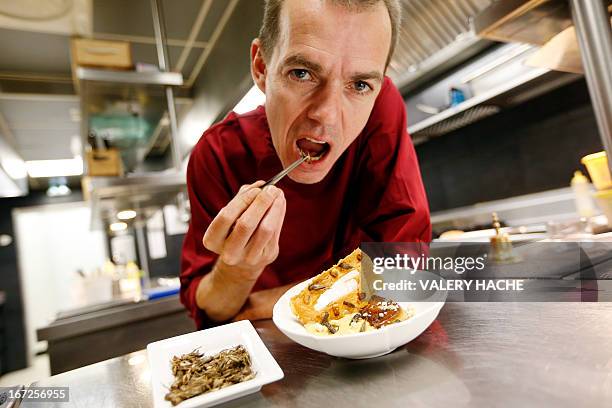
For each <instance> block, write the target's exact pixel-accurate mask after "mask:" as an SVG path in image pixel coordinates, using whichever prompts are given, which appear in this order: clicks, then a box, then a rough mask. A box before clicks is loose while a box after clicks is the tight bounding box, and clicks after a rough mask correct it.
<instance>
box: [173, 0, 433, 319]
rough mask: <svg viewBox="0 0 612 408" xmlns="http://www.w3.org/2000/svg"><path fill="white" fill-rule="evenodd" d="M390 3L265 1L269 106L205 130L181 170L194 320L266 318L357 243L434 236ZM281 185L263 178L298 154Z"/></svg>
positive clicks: (188, 295)
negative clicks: (391, 75)
mask: <svg viewBox="0 0 612 408" xmlns="http://www.w3.org/2000/svg"><path fill="white" fill-rule="evenodd" d="M399 14H400V7H399V1H398V0H267V1H266V9H265V15H264V22H263V26H262V29H261V32H260V37H259V38H257V39H255V40H254V41H253V42H252V45H251V73H252V76H253V80H254V81H255V84H256V85H257V86H258V87H259V88H260V89H261V90H262V91H263V92H264V93H265V94H266V103H265V108H264V107H259V108H258V109H256V110H255V111H253V112H250V113H247V114H244V115H241V116H239V115H236V114H233V113H232V114H230V115H229V116H228V117H227V118H226V119H224V120H223V121H222V122H221V123H218V124H216V125H215V126H213V127H211V128H210V129H208V130H207V131H206V132H205V133H204V135H203V136H202V138H201V139H200V141H199V142H198V144H197V146H196V147H195V148H194V150H193V152H192V155H191V159H190V162H189V167H188V171H187V180H188V188H189V197H190V202H191V212H192V219H191V223H190V226H189V231H188V233H187V235H186V237H185V243H184V247H183V259H182V273H181V300H182V302H183V303H184V304H185V306H186V307H187V308H188V309H189V310H190V312H191V315H192V317H193V318H194V319H195V320H196V324H197V326H198V328H202V327H205V326H208V325H213V324H216V323H219V322H224V321H228V320H231V319H234V320H240V319H251V320H255V319H261V318H269V317H271V314H272V307H273V305H274V303H275V302H276V300H277V299H278V298H279V297H280V296H281V295H282V294H283V293H284V292H285V291H286V290H287V289H288V288H289V287H291V286H292V285H293V284H295V283H297V282H299V281H301V280H304V279H307V278H309V277H311V276H313V275H315V274H317V273H319V272H320V271H321V270H322V269H323V268H326V267H329V266H330V265H332V264H333V263H334V261H335V260H337V259H339V258H340V257H343V256H345V255H346V254H348V253H349V252H351V251H352V250H353V249H354V248H356V247H357V246H358V245H359V244H360V242H362V241H391V242H399V241H403V242H407V241H411V242H423V241H429V240H430V239H431V224H430V220H429V209H428V206H427V199H426V197H425V192H424V189H423V185H422V181H421V176H420V173H419V169H418V163H417V159H416V155H415V152H414V148H413V146H412V144H411V141H410V138H409V136H408V134H407V132H406V113H405V107H404V103H403V100H402V98H401V96H400V94H399V92H398V90H397V89H396V88H395V87H394V86H393V85H392V83H391V81H390V80H389V79H388V78H386V77H385V76H384V73H385V71H386V68H387V65H388V63H389V60H390V58H391V55H392V52H393V48H394V45H395V42H396V38H397V33H398V29H399ZM304 154H308V155H310V156H312V157H315V158H316V159H314V160H311V161H309V162H305V163H303V164H301V165H300V166H299V167H297V168H296V169H295V170H293V171H292V172H291V173H290V174H289V176H288V177H285V178H284V179H282V180H281V181H280V182H279V183H278V184H277V185H276V187H274V186H269V187H266V188H263V189H262V188H261V186H262V184H263V183H264V182H263V181H262V180H267V179H269V178H270V177H272V176H273V175H275V174H276V173H278V172H279V171H281V170H282V169H283V168H286V167H287V166H289V165H290V164H291V163H293V162H294V161H295V160H297V159H299V158H300V156H301V155H304Z"/></svg>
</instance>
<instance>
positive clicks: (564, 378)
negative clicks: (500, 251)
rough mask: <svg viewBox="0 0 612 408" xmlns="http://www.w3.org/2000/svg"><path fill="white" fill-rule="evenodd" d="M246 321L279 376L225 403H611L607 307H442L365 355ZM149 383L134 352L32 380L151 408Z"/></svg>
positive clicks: (610, 311) (611, 337)
mask: <svg viewBox="0 0 612 408" xmlns="http://www.w3.org/2000/svg"><path fill="white" fill-rule="evenodd" d="M255 327H256V328H257V331H258V332H259V334H260V336H261V337H262V339H263V341H264V342H265V343H266V345H267V347H268V348H269V349H270V351H271V352H272V354H273V355H274V357H275V358H276V360H277V361H278V363H279V365H280V366H281V367H282V369H283V371H284V372H285V378H284V379H283V380H281V381H278V382H276V383H274V384H270V385H267V386H265V387H263V388H262V390H261V392H260V393H258V394H254V395H252V396H249V397H245V398H243V399H240V400H236V401H234V402H230V403H228V404H226V405H223V406H224V407H227V406H232V407H233V406H248V407H264V406H265V407H267V406H278V407H287V406H296V407H316V408H321V407H327V406H331V407H335V408H338V407H345V406H350V407H362V406H368V407H372V406H376V407H385V408H386V407H406V406H427V407H445V408H448V407H457V406H479V407H492V406H496V407H530V406H554V407H576V406H580V407H603V406H612V303H449V304H447V305H445V306H444V308H443V309H442V311H441V313H440V316H439V317H438V320H436V321H435V322H434V323H433V324H432V326H430V328H429V329H427V331H426V332H425V333H423V334H422V335H421V336H420V337H418V338H417V339H415V340H414V341H412V342H411V343H409V344H408V345H406V346H404V347H402V348H400V349H398V350H396V351H395V352H393V353H391V354H389V355H386V356H383V357H378V358H375V359H370V360H345V359H340V358H334V357H329V356H327V355H324V354H320V353H318V352H315V351H312V350H309V349H306V348H304V347H302V346H299V345H297V344H295V343H293V342H292V341H291V340H289V339H288V338H287V337H285V336H284V335H283V334H281V333H280V332H279V331H278V330H277V329H276V327H275V326H274V324H273V323H272V322H271V321H269V320H267V321H261V322H255ZM92 352H95V351H92ZM149 381H150V377H149V365H148V362H147V358H146V351H139V352H136V353H132V354H129V355H126V356H123V357H119V358H115V359H112V360H107V361H104V362H101V363H98V364H94V365H91V366H87V367H83V368H80V369H77V370H74V371H69V372H66V373H63V374H60V375H57V376H54V377H50V378H48V379H45V380H42V381H39V382H38V383H35V385H37V386H69V387H70V404H62V405H61V407H68V406H70V407H150V406H152V394H151V386H150V383H149ZM21 406H22V407H23V406H27V405H26V404H22V405H21ZM33 406H34V405H33ZM36 406H37V407H40V406H45V405H44V404H39V405H36ZM49 406H50V405H49Z"/></svg>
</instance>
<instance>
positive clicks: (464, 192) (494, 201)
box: [0, 0, 612, 385]
mask: <svg viewBox="0 0 612 408" xmlns="http://www.w3.org/2000/svg"><path fill="white" fill-rule="evenodd" d="M581 4H582V5H581ZM402 5H403V8H404V21H403V25H402V30H401V33H400V42H399V45H398V47H397V50H396V54H395V56H394V58H393V60H392V62H391V65H390V68H389V72H388V74H389V75H390V76H391V77H392V79H393V80H394V82H395V83H396V84H397V86H398V87H399V88H400V90H401V91H402V94H403V95H404V97H405V100H406V107H407V112H408V123H409V128H408V131H409V133H410V135H411V137H412V139H413V142H414V144H415V146H416V150H417V153H418V156H419V160H420V164H421V170H422V175H423V180H424V182H425V186H426V189H427V194H428V197H429V204H430V207H431V211H432V221H433V223H434V237H435V238H437V239H442V240H443V239H462V237H463V239H475V240H478V239H488V238H489V237H490V236H491V235H492V234H495V233H496V232H495V231H494V230H493V229H492V228H491V213H492V212H496V213H497V214H498V216H499V219H500V222H501V226H502V227H503V228H504V229H505V231H506V232H507V233H508V234H510V235H511V236H512V239H514V240H521V239H543V238H550V237H551V236H555V234H556V235H557V236H558V235H559V234H565V235H564V236H565V237H572V236H574V237H582V238H584V237H585V236H588V237H594V236H595V235H596V234H599V235H602V236H605V233H606V231H608V227H607V218H606V216H605V213H606V211H607V212H608V214H609V213H610V211H611V209H610V207H612V204H610V200H612V198H610V197H611V196H612V194H611V193H610V190H609V189H610V188H612V184H611V183H610V181H609V172H608V167H609V166H608V164H607V163H606V162H605V153H599V154H598V155H596V156H591V157H587V159H586V161H585V162H586V163H589V165H590V166H592V168H591V169H590V171H591V173H590V176H591V177H595V176H594V172H596V171H597V168H598V169H599V171H600V172H601V176H600V179H598V180H593V181H595V182H596V184H597V185H596V187H598V188H597V189H595V188H594V187H593V186H592V185H591V184H590V182H589V179H587V178H585V177H584V176H582V175H581V174H579V173H575V172H576V171H581V172H582V173H583V174H584V175H585V176H588V175H589V173H588V171H587V169H586V168H585V167H584V165H583V164H582V163H581V159H582V158H583V157H585V156H587V155H590V154H593V153H597V152H602V151H604V146H606V145H607V146H608V147H611V146H612V133H610V130H611V128H612V127H611V122H612V119H611V118H612V113H611V111H610V109H611V105H610V104H609V96H610V95H612V90H610V89H609V86H610V84H611V83H612V80H611V79H610V72H612V68H611V67H610V60H608V61H607V62H606V58H610V53H611V52H612V51H611V50H610V49H608V50H605V49H603V50H602V49H601V47H600V48H599V49H597V47H595V46H594V44H596V43H597V44H603V45H606V44H610V41H611V40H610V38H609V31H610V30H609V17H608V11H609V10H610V1H607V0H604V1H601V4H600V3H599V0H593V1H581V0H576V1H569V2H568V1H561V0H537V1H536V0H531V1H527V0H503V1H493V0H402ZM262 6H263V1H262V0H175V1H170V0H157V1H156V0H153V1H149V0H128V1H125V0H21V1H11V0H0V163H1V167H0V197H2V198H0V212H1V217H0V277H1V278H0V375H2V374H6V375H4V376H3V377H1V378H0V384H2V385H12V384H16V383H19V382H22V381H21V377H20V375H22V376H28V379H29V380H31V381H33V380H36V379H37V378H32V376H34V377H36V376H45V375H49V374H50V373H53V374H56V373H59V372H63V371H66V370H70V369H72V368H76V367H79V366H82V365H85V364H89V363H94V362H97V361H101V360H104V359H106V358H110V357H114V356H117V355H121V354H125V353H128V352H131V351H135V350H138V349H141V348H143V347H144V346H145V345H146V344H147V343H149V342H151V341H154V340H157V339H162V338H166V337H170V336H173V335H176V334H180V333H184V332H187V331H190V330H193V324H192V322H191V321H190V320H189V318H188V317H187V316H186V313H185V311H184V309H183V308H182V306H181V305H180V304H179V302H178V298H177V295H176V293H177V291H178V279H177V277H178V274H179V257H180V249H181V244H182V239H183V235H184V233H185V231H186V228H187V223H188V219H189V208H188V202H187V200H186V199H185V195H184V191H185V168H186V163H187V160H188V157H189V153H190V150H191V148H192V147H193V146H194V144H195V143H196V142H197V140H198V139H199V137H200V136H201V134H202V132H203V131H204V130H205V129H206V128H208V127H209V126H210V125H211V124H213V123H215V122H216V121H218V120H220V119H221V118H223V117H224V116H225V115H226V114H227V113H228V112H229V111H230V110H235V111H237V112H245V111H248V110H251V109H253V108H254V107H255V106H257V105H258V104H261V103H263V101H264V97H263V95H261V93H259V92H257V91H256V90H254V89H252V80H251V77H250V73H249V46H250V41H251V40H252V38H254V37H255V36H256V35H257V33H258V30H259V25H260V21H261V18H262V14H263V7H262ZM593 10H595V11H593ZM602 21H603V22H604V23H605V24H603V25H602V24H601V22H602ZM574 22H577V25H576V27H577V30H576V29H575V28H574ZM606 29H607V34H606ZM576 32H578V38H579V40H578V41H577V39H576V37H577V35H576ZM602 35H603V37H602ZM606 36H608V37H607V39H606ZM583 40H584V41H583ZM581 41H583V42H584V44H582V42H581ZM602 41H603V42H602ZM606 41H607V42H606ZM579 43H581V44H582V45H583V47H586V49H588V51H589V52H587V53H584V54H588V55H586V56H584V55H583V57H585V58H587V59H586V60H585V59H584V58H581V54H580V51H579V46H578V44H579ZM603 48H605V47H603ZM583 60H584V61H587V62H586V63H584V64H583ZM611 60H612V59H611ZM606 64H607V65H606ZM584 66H587V67H588V69H587V70H586V71H587V73H588V81H587V80H586V79H585V75H584V71H585V70H584V68H583V67H584ZM606 67H607V68H610V69H608V70H607V73H606ZM606 81H607V82H606ZM587 82H588V85H587ZM608 91H609V92H608ZM606 93H607V95H608V97H607V99H606V96H605V95H606ZM602 95H604V96H602ZM606 101H607V102H606ZM606 103H607V105H606ZM597 166H599V167H597ZM606 177H607V179H606ZM570 184H571V186H570ZM597 190H598V191H597ZM606 200H607V201H606ZM606 203H607V204H606ZM572 234H573V235H572ZM27 367H29V369H27V370H25V371H24V370H23V369H24V368H27ZM16 370H21V371H16ZM28 370H29V371H28ZM7 373H10V374H7Z"/></svg>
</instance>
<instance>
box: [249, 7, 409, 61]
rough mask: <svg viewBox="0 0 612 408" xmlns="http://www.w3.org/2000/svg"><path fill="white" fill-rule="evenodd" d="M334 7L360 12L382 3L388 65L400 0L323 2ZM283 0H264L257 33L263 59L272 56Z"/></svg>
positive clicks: (399, 15) (399, 11)
mask: <svg viewBox="0 0 612 408" xmlns="http://www.w3.org/2000/svg"><path fill="white" fill-rule="evenodd" d="M325 1H329V2H331V3H332V4H334V5H338V6H341V7H346V8H347V9H349V10H354V11H357V12H358V11H362V10H367V9H368V8H370V7H373V6H375V5H376V4H378V3H380V2H383V3H384V4H385V6H386V7H387V11H388V12H389V18H390V20H391V45H390V47H389V55H388V56H387V62H386V64H385V68H386V67H387V66H388V65H389V62H390V61H391V57H392V56H393V51H394V50H395V46H396V44H397V38H398V33H399V30H400V25H401V19H402V7H401V5H400V0H325ZM284 2H285V0H265V8H264V16H263V22H262V25H261V30H260V31H259V39H260V41H261V49H262V54H263V56H264V58H265V59H268V60H269V58H270V57H271V56H272V50H273V49H274V47H275V46H276V42H277V41H278V36H279V33H280V13H281V9H282V7H283V3H284Z"/></svg>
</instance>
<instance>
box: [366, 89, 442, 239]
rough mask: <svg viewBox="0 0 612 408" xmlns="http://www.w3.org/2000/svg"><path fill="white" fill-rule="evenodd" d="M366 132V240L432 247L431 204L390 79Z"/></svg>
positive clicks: (402, 104)
mask: <svg viewBox="0 0 612 408" xmlns="http://www.w3.org/2000/svg"><path fill="white" fill-rule="evenodd" d="M364 131H365V133H364V136H365V137H364V140H363V141H362V143H363V144H364V146H362V149H363V156H362V157H363V160H362V161H361V162H360V165H359V170H358V177H359V182H358V186H359V191H357V195H358V197H359V200H358V201H357V202H358V203H359V207H358V210H357V217H358V224H359V228H360V230H361V235H362V239H361V240H362V242H364V241H371V242H418V243H429V242H430V241H431V220H430V217H429V205H428V203H427V196H426V194H425V189H424V187H423V181H422V179H421V172H420V170H419V163H418V160H417V156H416V152H415V150H414V146H413V144H412V140H411V138H410V136H409V135H408V130H407V122H406V108H405V105H404V100H403V99H402V97H401V95H400V93H399V91H398V89H397V88H396V87H395V85H393V83H392V82H391V80H390V79H388V78H386V79H385V86H384V87H383V89H382V90H381V93H380V94H379V96H378V98H377V101H376V103H375V105H374V108H373V110H372V114H371V115H370V120H369V121H368V124H367V125H366V128H365V129H364Z"/></svg>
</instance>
